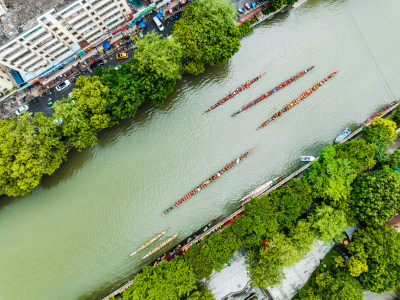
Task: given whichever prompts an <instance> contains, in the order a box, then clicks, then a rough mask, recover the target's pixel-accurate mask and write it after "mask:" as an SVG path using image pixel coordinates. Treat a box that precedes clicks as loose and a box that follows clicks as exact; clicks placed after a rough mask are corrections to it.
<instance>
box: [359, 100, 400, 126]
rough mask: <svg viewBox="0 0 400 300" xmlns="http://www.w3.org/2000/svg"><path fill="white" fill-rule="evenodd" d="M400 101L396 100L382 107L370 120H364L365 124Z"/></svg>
mask: <svg viewBox="0 0 400 300" xmlns="http://www.w3.org/2000/svg"><path fill="white" fill-rule="evenodd" d="M398 102H400V101H394V102H392V103H390V104H389V105H387V106H385V107H384V108H382V109H381V110H380V111H378V112H377V113H376V114H374V115H372V116H371V117H370V118H369V119H368V120H366V121H365V122H364V125H365V124H368V123H369V122H371V121H372V120H373V119H375V118H376V117H379V116H380V115H381V114H382V113H383V112H385V111H386V110H388V109H389V108H391V107H392V106H393V105H395V104H396V103H398Z"/></svg>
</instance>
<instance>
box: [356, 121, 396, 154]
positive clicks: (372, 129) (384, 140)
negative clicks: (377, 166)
mask: <svg viewBox="0 0 400 300" xmlns="http://www.w3.org/2000/svg"><path fill="white" fill-rule="evenodd" d="M395 130H396V123H395V122H393V121H390V120H387V119H381V118H376V119H373V120H372V122H371V125H370V126H365V127H364V128H363V134H362V136H361V137H362V138H363V139H364V140H366V141H367V142H369V143H374V144H376V145H377V146H378V150H377V152H376V153H375V159H376V160H377V161H378V162H383V161H384V160H386V158H387V154H386V148H387V147H388V146H389V145H390V144H392V143H393V139H394V138H395V137H396V133H395Z"/></svg>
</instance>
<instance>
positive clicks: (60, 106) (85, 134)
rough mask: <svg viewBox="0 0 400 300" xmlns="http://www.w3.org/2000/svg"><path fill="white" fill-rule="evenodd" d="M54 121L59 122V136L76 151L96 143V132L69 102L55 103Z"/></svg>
mask: <svg viewBox="0 0 400 300" xmlns="http://www.w3.org/2000/svg"><path fill="white" fill-rule="evenodd" d="M53 109H54V113H53V117H54V121H61V122H62V123H61V124H59V125H58V126H59V127H60V131H61V135H62V136H63V137H66V138H67V139H68V142H70V143H72V145H73V146H74V147H76V148H77V149H78V150H82V149H83V148H86V147H88V146H93V145H94V144H96V142H97V132H96V130H95V128H92V127H91V126H90V122H89V119H87V118H85V116H84V114H83V112H82V111H81V110H79V109H78V108H77V107H76V105H75V104H74V103H72V102H69V101H57V102H56V103H55V104H54V106H53Z"/></svg>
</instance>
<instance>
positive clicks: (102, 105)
mask: <svg viewBox="0 0 400 300" xmlns="http://www.w3.org/2000/svg"><path fill="white" fill-rule="evenodd" d="M76 87H77V89H75V90H74V93H73V96H74V101H75V105H76V107H77V108H78V109H79V110H80V111H82V113H83V115H84V116H85V118H87V119H88V120H89V124H90V126H91V127H92V128H95V129H101V128H106V127H108V126H109V123H110V116H109V114H107V113H106V109H107V96H108V93H109V88H108V87H106V86H105V85H103V84H102V83H101V81H100V78H99V77H98V76H93V77H85V76H80V77H78V79H77V80H76Z"/></svg>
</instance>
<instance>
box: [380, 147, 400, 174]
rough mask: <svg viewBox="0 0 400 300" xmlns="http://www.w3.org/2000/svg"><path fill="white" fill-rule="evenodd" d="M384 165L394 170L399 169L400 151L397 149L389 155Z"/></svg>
mask: <svg viewBox="0 0 400 300" xmlns="http://www.w3.org/2000/svg"><path fill="white" fill-rule="evenodd" d="M383 164H384V165H386V166H388V167H389V168H392V169H396V168H398V167H399V165H400V149H397V150H396V151H394V152H393V153H391V154H389V156H388V157H387V159H386V160H385V161H384V162H383Z"/></svg>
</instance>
